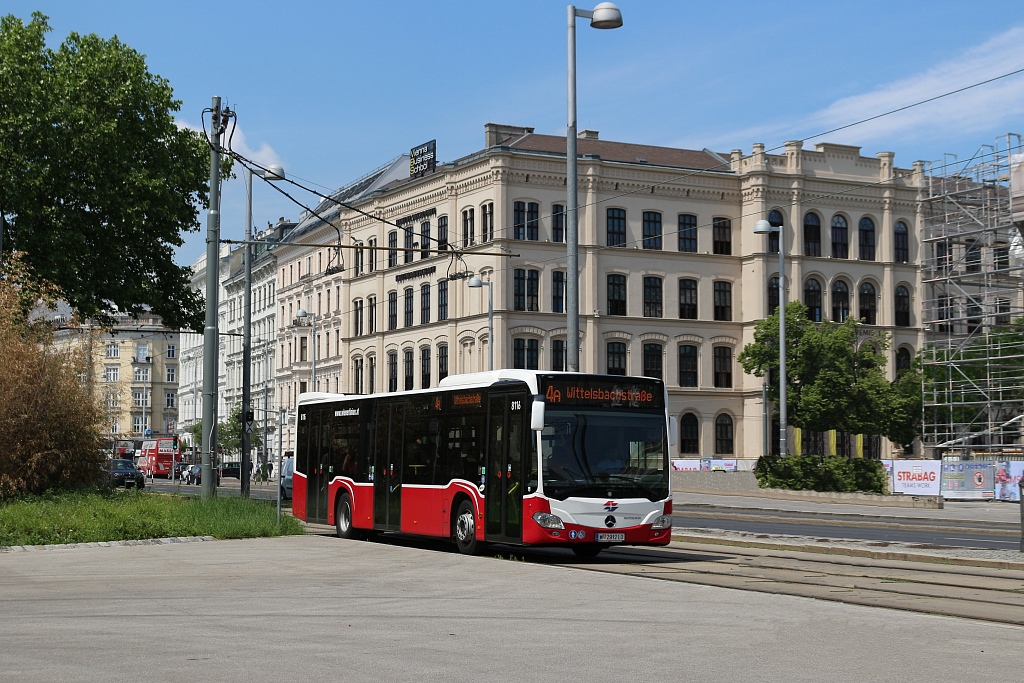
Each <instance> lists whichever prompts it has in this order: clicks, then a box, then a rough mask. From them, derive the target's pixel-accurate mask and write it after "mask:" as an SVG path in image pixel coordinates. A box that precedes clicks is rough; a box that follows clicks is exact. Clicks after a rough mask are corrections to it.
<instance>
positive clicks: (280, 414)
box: [277, 408, 285, 526]
mask: <svg viewBox="0 0 1024 683" xmlns="http://www.w3.org/2000/svg"><path fill="white" fill-rule="evenodd" d="M284 413H285V411H284V408H281V409H280V410H278V412H277V524H278V526H280V525H281V487H282V486H284V480H283V479H282V477H281V443H282V441H283V439H284V429H283V428H282V425H283V424H284Z"/></svg>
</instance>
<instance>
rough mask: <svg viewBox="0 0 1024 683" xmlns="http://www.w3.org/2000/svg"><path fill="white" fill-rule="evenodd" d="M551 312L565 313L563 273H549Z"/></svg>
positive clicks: (557, 271) (558, 271)
mask: <svg viewBox="0 0 1024 683" xmlns="http://www.w3.org/2000/svg"><path fill="white" fill-rule="evenodd" d="M551 312H552V313H565V273H564V272H562V271H560V270H556V271H554V272H553V273H551Z"/></svg>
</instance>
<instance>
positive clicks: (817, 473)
mask: <svg viewBox="0 0 1024 683" xmlns="http://www.w3.org/2000/svg"><path fill="white" fill-rule="evenodd" d="M754 476H755V477H757V484H758V486H760V487H761V488H777V489H792V490H810V491H832V492H853V491H863V492H866V493H887V490H886V489H887V480H886V476H885V468H884V467H883V466H882V463H881V462H880V461H878V460H867V459H864V458H847V457H841V456H820V455H788V456H786V457H785V458H783V457H780V456H778V455H763V456H761V457H760V458H758V460H757V465H755V467H754Z"/></svg>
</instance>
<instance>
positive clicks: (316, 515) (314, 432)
mask: <svg viewBox="0 0 1024 683" xmlns="http://www.w3.org/2000/svg"><path fill="white" fill-rule="evenodd" d="M308 416H309V417H308V418H307V420H309V423H310V424H309V442H308V443H309V451H308V456H307V457H308V459H307V461H306V462H307V463H308V465H307V469H308V470H309V471H308V472H307V474H306V521H309V522H319V523H321V524H326V523H327V482H328V480H329V479H330V474H329V472H328V470H329V465H330V459H331V451H330V448H331V438H330V429H329V424H328V413H327V411H325V410H310V411H309V413H308ZM242 476H245V475H244V474H243V475H242Z"/></svg>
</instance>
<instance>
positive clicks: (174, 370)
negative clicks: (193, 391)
mask: <svg viewBox="0 0 1024 683" xmlns="http://www.w3.org/2000/svg"><path fill="white" fill-rule="evenodd" d="M165 381H166V382H168V383H173V382H177V381H178V366H177V365H168V366H167V379H166V380H165Z"/></svg>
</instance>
